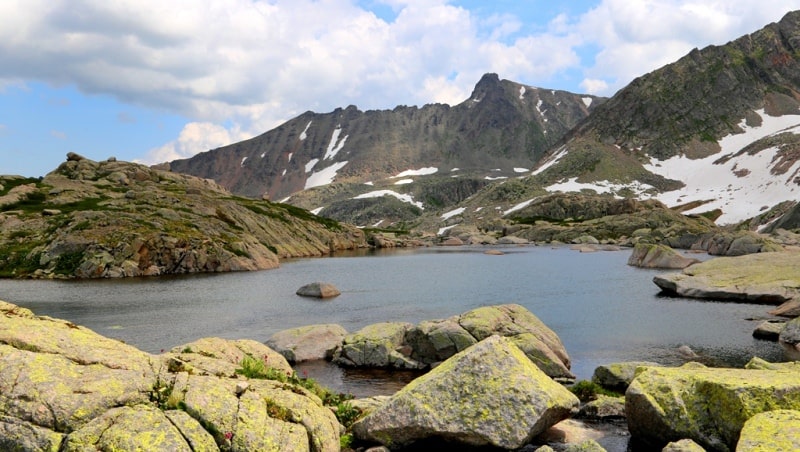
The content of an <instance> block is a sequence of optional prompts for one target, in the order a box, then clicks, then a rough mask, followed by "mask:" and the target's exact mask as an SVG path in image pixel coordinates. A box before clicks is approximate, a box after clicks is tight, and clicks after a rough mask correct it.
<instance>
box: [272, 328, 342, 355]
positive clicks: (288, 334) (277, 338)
mask: <svg viewBox="0 0 800 452" xmlns="http://www.w3.org/2000/svg"><path fill="white" fill-rule="evenodd" d="M345 336H347V330H345V329H344V328H342V326H341V325H336V324H323V325H309V326H301V327H298V328H291V329H288V330H283V331H279V332H277V333H275V334H273V335H272V336H271V337H270V338H269V339H267V342H266V344H267V346H269V347H270V348H272V349H273V350H275V351H277V352H278V353H280V354H281V355H283V357H284V358H286V360H287V361H289V362H290V363H299V362H303V361H310V360H315V359H329V358H331V357H332V356H333V351H334V350H335V349H336V347H337V346H339V345H340V344H341V343H342V340H344V338H345Z"/></svg>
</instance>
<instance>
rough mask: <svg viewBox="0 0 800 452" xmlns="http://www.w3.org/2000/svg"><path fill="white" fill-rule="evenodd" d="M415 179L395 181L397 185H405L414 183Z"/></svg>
mask: <svg viewBox="0 0 800 452" xmlns="http://www.w3.org/2000/svg"><path fill="white" fill-rule="evenodd" d="M413 183H414V179H400V180H399V181H397V182H395V183H394V184H395V185H405V184H413Z"/></svg>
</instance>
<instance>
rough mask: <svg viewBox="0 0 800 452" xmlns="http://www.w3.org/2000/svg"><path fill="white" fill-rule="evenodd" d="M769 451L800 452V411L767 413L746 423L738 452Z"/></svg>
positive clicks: (738, 444) (740, 436)
mask: <svg viewBox="0 0 800 452" xmlns="http://www.w3.org/2000/svg"><path fill="white" fill-rule="evenodd" d="M767 450H772V451H778V450H787V451H788V450H800V411H797V410H775V411H766V412H764V413H759V414H756V415H755V416H753V417H751V418H750V419H748V420H747V422H745V424H744V427H743V428H742V433H741V435H739V442H738V443H737V444H736V452H757V451H767Z"/></svg>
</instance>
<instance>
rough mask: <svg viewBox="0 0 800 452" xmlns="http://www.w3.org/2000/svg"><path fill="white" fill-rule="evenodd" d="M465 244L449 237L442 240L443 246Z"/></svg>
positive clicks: (456, 238) (458, 239)
mask: <svg viewBox="0 0 800 452" xmlns="http://www.w3.org/2000/svg"><path fill="white" fill-rule="evenodd" d="M463 244H464V241H463V240H461V239H460V238H458V237H447V238H446V239H444V240H442V243H441V245H442V246H461V245H463Z"/></svg>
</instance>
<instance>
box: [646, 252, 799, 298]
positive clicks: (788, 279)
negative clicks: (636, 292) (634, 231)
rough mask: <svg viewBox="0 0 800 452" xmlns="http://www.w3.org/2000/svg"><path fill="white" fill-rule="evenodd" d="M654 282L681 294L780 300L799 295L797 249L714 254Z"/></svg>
mask: <svg viewBox="0 0 800 452" xmlns="http://www.w3.org/2000/svg"><path fill="white" fill-rule="evenodd" d="M653 282H654V283H655V284H656V285H657V286H658V287H660V288H661V289H662V290H664V291H665V292H667V293H672V294H676V295H680V296H684V297H693V298H705V299H714V300H732V301H744V302H749V303H766V304H781V303H784V302H787V301H789V300H792V299H795V298H797V297H798V295H800V252H791V251H786V252H775V253H761V254H748V255H746V256H737V257H717V258H714V259H711V260H708V261H705V262H701V263H699V264H695V265H692V266H690V267H687V268H685V269H684V270H683V272H681V273H670V274H666V275H659V276H656V277H654V278H653Z"/></svg>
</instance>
